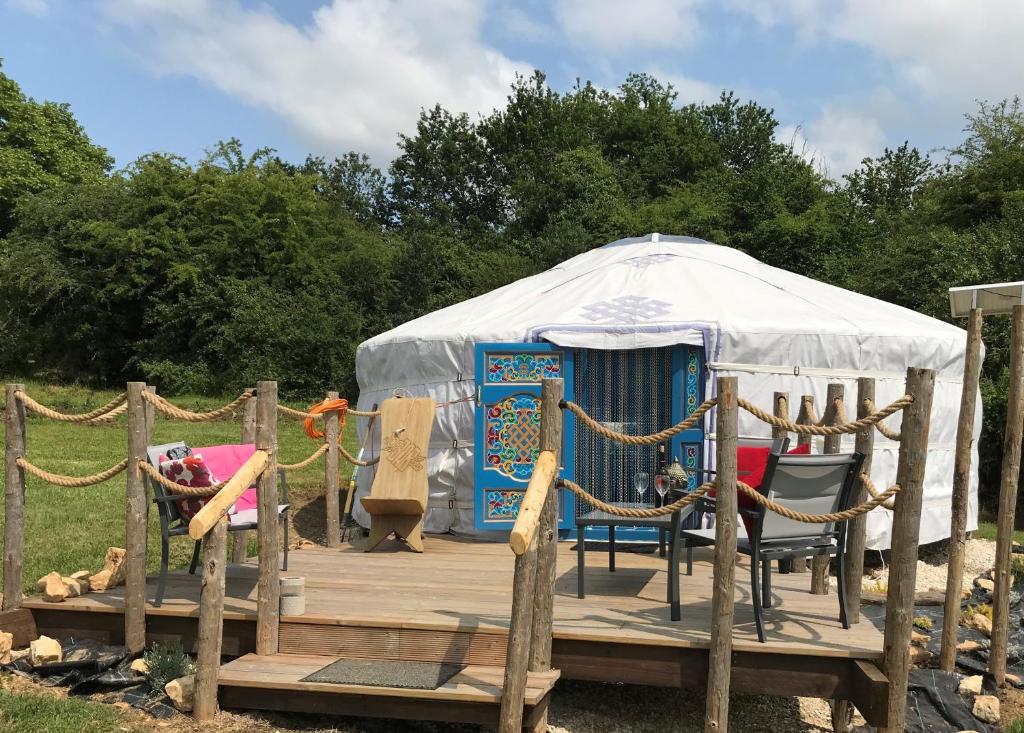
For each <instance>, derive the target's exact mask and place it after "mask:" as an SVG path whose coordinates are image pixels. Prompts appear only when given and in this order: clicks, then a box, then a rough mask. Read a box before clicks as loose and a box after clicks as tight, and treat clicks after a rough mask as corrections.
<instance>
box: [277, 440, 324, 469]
mask: <svg viewBox="0 0 1024 733" xmlns="http://www.w3.org/2000/svg"><path fill="white" fill-rule="evenodd" d="M328 447H329V446H328V445H327V443H324V444H323V445H321V446H320V447H319V448H317V449H316V450H315V451H313V455H311V456H309V458H306V459H305V460H302V461H299V462H298V463H278V464H277V467H278V468H280V469H281V470H282V471H298V470H300V469H303V468H305V467H306V466H308V465H310V464H311V463H313V462H314V461H315V460H316V459H317V458H319V457H320V456H322V455H323V454H324V453H326V452H327V449H328Z"/></svg>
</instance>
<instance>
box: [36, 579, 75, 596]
mask: <svg viewBox="0 0 1024 733" xmlns="http://www.w3.org/2000/svg"><path fill="white" fill-rule="evenodd" d="M38 585H39V586H40V587H39V590H41V591H42V592H43V600H44V601H46V602H47V603H62V602H63V601H64V599H65V598H67V597H68V596H69V595H70V592H69V591H68V589H67V586H65V585H64V581H63V579H61V577H60V573H50V574H49V575H46V576H43V577H42V578H40V579H39V584H38Z"/></svg>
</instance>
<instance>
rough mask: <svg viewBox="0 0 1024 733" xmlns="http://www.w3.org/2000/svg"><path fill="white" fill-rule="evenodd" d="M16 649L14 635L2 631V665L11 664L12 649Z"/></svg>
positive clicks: (0, 648) (0, 645) (0, 655)
mask: <svg viewBox="0 0 1024 733" xmlns="http://www.w3.org/2000/svg"><path fill="white" fill-rule="evenodd" d="M13 648H14V634H11V633H9V632H7V631H0V664H10V663H11V649H13Z"/></svg>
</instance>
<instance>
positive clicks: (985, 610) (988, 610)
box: [960, 603, 992, 625]
mask: <svg viewBox="0 0 1024 733" xmlns="http://www.w3.org/2000/svg"><path fill="white" fill-rule="evenodd" d="M979 613H980V614H981V615H982V616H985V617H987V618H988V620H989V621H991V620H992V604H991V603H980V604H978V605H977V606H975V605H974V604H968V605H967V608H965V609H964V610H963V612H962V613H961V614H960V623H961V624H964V625H967V623H968V622H969V621H970V620H971V619H972V618H974V616H975V614H979Z"/></svg>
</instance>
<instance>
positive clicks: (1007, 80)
mask: <svg viewBox="0 0 1024 733" xmlns="http://www.w3.org/2000/svg"><path fill="white" fill-rule="evenodd" d="M732 7H734V8H737V9H741V10H742V11H745V12H747V13H749V14H750V15H752V16H753V17H754V18H756V19H757V20H758V21H759V22H761V23H762V24H765V25H770V26H774V25H790V26H792V27H793V28H794V29H795V30H796V31H797V33H798V34H799V36H800V38H801V39H802V40H804V41H807V40H809V39H819V40H820V39H829V40H833V41H835V40H839V41H846V42H849V43H853V44H856V45H858V46H862V47H864V48H867V49H870V50H871V52H872V53H873V54H874V55H875V56H876V57H878V58H880V59H883V60H885V61H888V62H889V63H891V64H892V66H893V69H894V70H895V71H896V73H897V75H898V80H899V81H902V82H904V83H906V84H908V85H909V86H910V87H911V88H912V89H914V90H916V91H918V92H920V93H922V94H923V95H924V96H925V97H926V98H927V99H929V100H932V101H933V102H936V103H939V104H943V105H948V106H950V107H951V108H952V107H956V108H962V106H963V103H964V101H968V102H969V101H971V100H973V99H976V98H981V99H984V98H988V99H992V100H996V99H1002V98H1004V97H1007V96H1012V95H1014V94H1015V93H1017V92H1018V91H1019V89H1020V80H1021V79H1022V78H1024V44H1022V43H1021V41H1020V39H1021V37H1022V36H1024V2H1021V1H1020V0H981V1H979V2H964V1H963V0H899V1H898V2H893V1H892V0H831V1H830V2H828V3H815V2H811V0H759V2H756V3H742V4H740V3H734V4H733V5H732Z"/></svg>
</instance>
